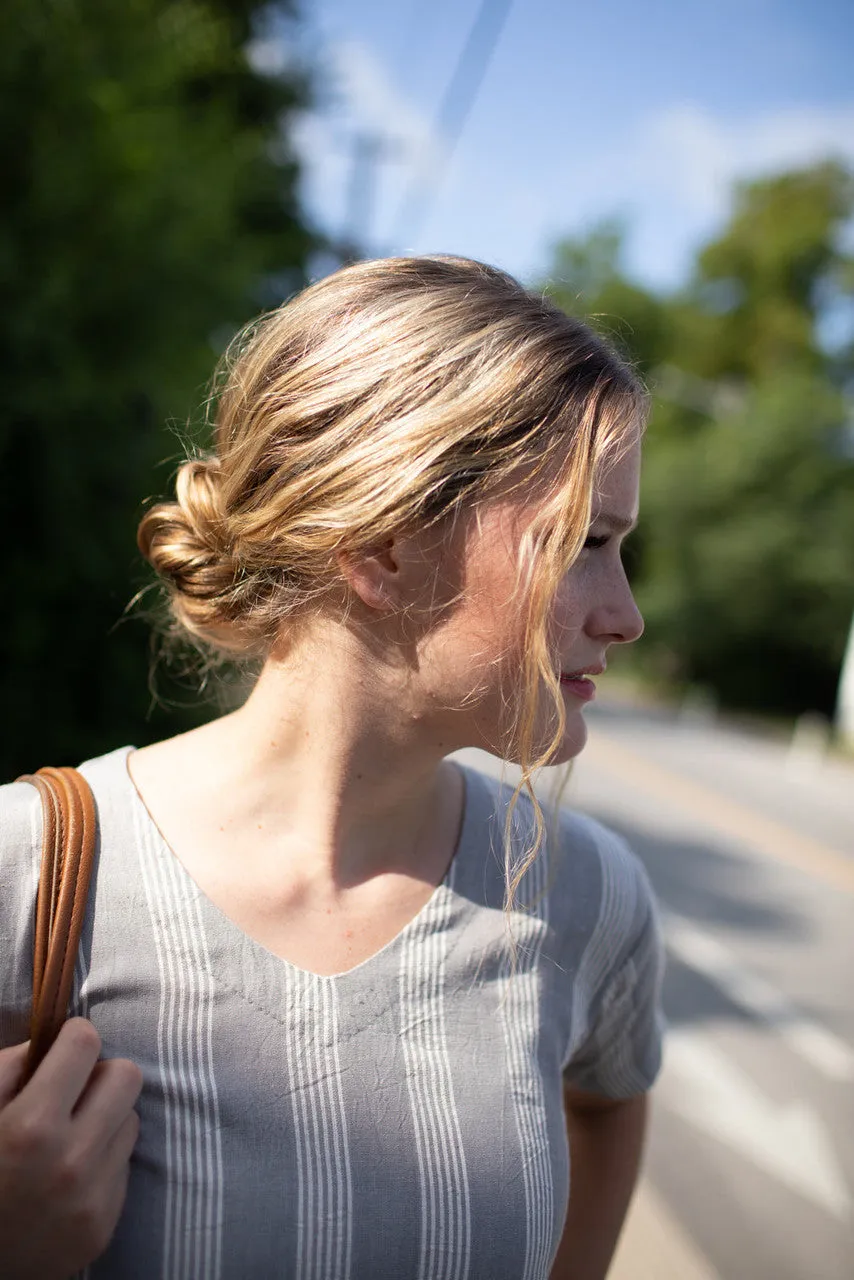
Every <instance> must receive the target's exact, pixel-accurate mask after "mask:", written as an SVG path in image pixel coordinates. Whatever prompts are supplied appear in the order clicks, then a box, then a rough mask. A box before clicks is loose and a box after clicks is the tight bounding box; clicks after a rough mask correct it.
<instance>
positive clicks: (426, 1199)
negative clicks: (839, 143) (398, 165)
mask: <svg viewBox="0 0 854 1280" xmlns="http://www.w3.org/2000/svg"><path fill="white" fill-rule="evenodd" d="M645 408H646V401H645V397H644V395H643V392H642V391H641V389H640V387H639V386H638V384H637V382H636V381H635V379H634V377H633V375H632V374H631V372H630V371H629V370H628V369H627V368H626V367H625V366H624V365H623V364H622V363H621V362H620V361H619V359H618V358H617V357H616V356H615V355H614V354H613V353H612V352H611V351H610V350H608V349H607V348H606V346H605V345H604V344H603V343H602V342H601V341H600V340H599V339H598V338H597V337H595V336H594V335H593V334H592V333H591V332H590V331H589V330H588V329H587V328H585V327H584V326H583V325H581V324H579V323H578V322H576V321H574V320H570V319H568V318H567V317H566V316H565V315H564V314H563V313H562V312H560V311H559V310H558V309H557V308H555V307H554V306H552V305H551V304H550V303H549V302H548V301H545V300H544V299H542V298H539V297H535V296H531V295H529V294H527V293H526V292H525V291H524V290H523V289H522V288H521V287H520V286H519V285H518V284H517V283H516V282H515V281H514V280H512V279H511V278H510V277H508V276H506V275H505V274H504V273H502V272H500V271H497V270H495V269H493V268H490V267H486V266H484V265H482V264H480V263H476V262H472V261H468V260H466V259H461V258H451V257H435V258H400V259H389V260H385V261H377V262H367V263H361V264H359V265H357V266H353V267H349V268H346V269H345V270H342V271H340V272H338V273H336V274H335V275H333V276H331V277H329V278H328V279H326V280H323V281H321V282H320V283H318V284H315V285H314V286H312V287H311V288H310V289H308V290H306V291H305V292H304V293H303V294H302V295H300V296H299V297H298V298H297V299H295V300H294V301H293V302H291V303H290V304H289V305H287V306H285V307H283V308H281V309H280V310H278V311H276V312H274V313H273V314H272V315H270V316H268V317H267V318H266V319H264V320H263V321H262V322H260V323H259V324H258V325H257V326H256V327H255V328H254V329H252V330H251V331H250V332H249V333H248V334H247V335H245V337H244V339H243V341H242V342H241V343H239V344H238V349H237V352H236V355H235V354H234V353H232V356H231V357H230V358H229V361H228V371H227V377H226V381H225V384H224V386H223V388H222V390H221V394H220V395H219V402H218V415H217V423H216V433H215V451H214V453H212V454H211V455H210V456H208V457H204V458H197V459H194V460H189V461H187V462H186V463H185V464H184V465H183V466H182V467H181V469H180V471H179V473H178V479H177V493H176V499H175V501H174V502H165V503H161V504H158V505H155V506H154V507H152V508H151V509H150V510H149V511H148V512H147V513H146V515H145V517H144V519H143V521H142V524H141V526H140V531H139V543H140V547H141V549H142V551H143V553H144V554H145V556H146V557H147V559H148V560H149V561H150V563H151V564H152V565H153V566H154V568H155V569H156V570H157V572H158V573H159V574H160V575H161V576H162V578H163V579H164V580H165V582H166V584H167V586H168V593H169V601H170V606H171V618H172V626H173V629H174V630H175V631H176V632H181V633H182V634H184V635H188V636H190V637H192V638H193V639H194V641H195V642H196V644H197V645H198V647H199V648H200V649H201V651H202V652H203V653H204V654H205V655H207V657H208V659H210V660H211V661H213V660H214V659H215V658H216V657H217V656H223V655H226V656H230V657H232V658H237V659H245V660H247V661H248V662H250V663H251V662H254V663H256V664H258V665H259V666H260V675H258V678H257V681H256V682H255V684H254V687H253V689H252V692H251V694H250V695H249V697H248V699H247V700H246V702H245V704H244V705H243V706H241V707H240V708H239V709H238V710H237V711H235V712H233V713H231V714H228V715H225V716H223V717H222V718H220V719H218V720H216V721H214V722H213V723H211V724H208V725H205V726H203V727H202V728H199V729H195V730H192V731H191V732H189V733H186V734H182V735H179V736H178V737H176V738H172V739H170V740H168V741H165V742H160V743H157V744H155V745H153V746H149V747H145V748H143V749H141V750H133V749H132V748H129V747H125V748H122V749H120V750H118V751H115V752H112V753H111V754H109V755H107V756H104V757H101V758H100V759H97V760H93V761H89V762H88V763H87V764H85V765H84V766H83V772H84V773H85V775H86V776H87V778H88V779H89V781H90V783H91V785H92V787H93V789H94V792H95V795H96V799H97V802H98V809H99V820H100V842H99V859H98V866H97V869H96V874H97V882H96V886H95V888H94V890H93V896H92V903H91V906H90V912H89V917H88V919H87V925H86V930H85V932H84V937H83V942H82V945H81V949H80V956H79V962H78V983H77V989H76V996H75V1010H74V1011H75V1013H77V1014H78V1015H79V1017H78V1018H77V1019H75V1020H73V1021H71V1022H69V1023H67V1024H66V1026H65V1027H64V1029H63V1031H62V1034H61V1035H60V1037H59V1039H58V1040H57V1042H56V1044H55V1046H54V1047H53V1049H52V1050H51V1052H50V1054H49V1055H48V1057H47V1058H46V1059H45V1061H44V1063H43V1064H42V1066H41V1067H40V1068H39V1071H38V1072H37V1073H36V1075H35V1076H34V1077H33V1079H32V1081H30V1083H29V1084H28V1085H27V1086H26V1087H25V1088H24V1089H23V1090H21V1091H20V1092H19V1093H18V1094H17V1096H15V1083H16V1081H17V1078H18V1074H19V1072H20V1067H21V1064H22V1062H23V1046H22V1045H21V1043H20V1042H21V1041H23V1040H24V1039H25V1037H26V1034H27V1016H28V1009H29V995H30V982H31V970H30V967H29V966H30V949H31V945H32V935H31V929H32V925H31V919H32V911H33V902H34V893H35V883H36V875H37V861H38V848H39V839H40V834H39V800H38V797H37V795H36V793H35V789H34V788H32V787H30V786H29V785H28V784H26V783H18V784H12V785H9V786H7V787H5V788H3V790H2V815H3V817H2V830H3V836H2V847H0V930H2V935H0V936H2V939H3V945H4V956H6V957H8V960H7V963H6V964H5V965H4V970H3V973H2V978H0V982H2V986H0V1010H2V1022H0V1045H3V1046H6V1047H5V1048H3V1050H2V1053H0V1090H2V1093H0V1104H5V1105H3V1106H2V1110H0V1204H2V1206H3V1207H2V1208H0V1244H2V1246H3V1253H4V1256H5V1257H6V1258H12V1259H14V1262H13V1266H12V1270H11V1272H10V1271H6V1272H4V1274H5V1275H9V1276H15V1277H23V1276H31V1275H33V1276H36V1275H37V1276H38V1277H39V1278H40V1280H49V1278H50V1277H54V1276H55V1277H65V1276H67V1275H68V1274H69V1272H70V1271H73V1270H74V1269H75V1268H77V1267H81V1266H83V1265H84V1264H86V1263H89V1262H91V1261H92V1260H93V1259H94V1258H96V1257H97V1258H98V1260H97V1261H95V1262H94V1265H93V1266H92V1267H91V1270H90V1274H91V1275H92V1276H93V1277H122V1278H124V1277H137V1276H138V1277H145V1278H146V1280H151V1278H152V1277H164V1280H167V1278H168V1280H207V1278H208V1277H222V1278H224V1280H231V1278H233V1277H247V1276H253V1277H254V1276H263V1277H267V1276H288V1277H298V1278H299V1280H303V1278H312V1280H339V1278H341V1280H344V1278H347V1277H354V1278H357V1280H361V1278H362V1277H364V1278H370V1280H382V1278H384V1277H389V1278H394V1280H400V1278H409V1277H412V1278H415V1277H420V1278H422V1280H445V1278H447V1280H465V1278H469V1277H471V1278H474V1277H480V1278H483V1280H500V1278H501V1277H508V1278H509V1277H513V1278H514V1280H519V1278H522V1277H525V1278H528V1280H534V1278H537V1280H539V1278H540V1277H546V1276H548V1275H549V1274H551V1275H552V1276H554V1277H564V1278H569V1277H572V1280H588V1278H590V1280H593V1278H594V1277H602V1276H604V1274H605V1272H606V1270H607V1266H608V1262H609V1259H610V1257H611V1254H612V1251H613V1247H614V1244H615V1240H616V1236H617V1233H618V1231H619V1228H620V1224H621V1222H622V1219H623V1216H624V1213H625V1210H626V1206H627V1203H628V1199H629V1196H630V1194H631V1190H632V1187H633V1184H634V1181H635V1178H636V1175H637V1168H638V1163H639V1157H640V1150H641V1145H642V1139H643V1132H644V1125H645V1115H646V1100H645V1098H646V1092H647V1090H648V1088H649V1086H650V1085H651V1083H652V1081H653V1079H654V1077H655V1075H656V1072H657V1070H658V1065H659V1057H660V1025H659V1024H660V1016H659V987H660V977H661V962H662V961H661V958H662V949H661V942H660V934H659V930H658V926H657V922H656V912H655V907H654V904H653V900H652V895H651V891H650V888H649V884H648V881H647V879H646V877H645V875H644V873H643V870H642V868H641V866H640V864H639V862H638V861H637V859H636V858H635V857H634V856H633V855H632V854H631V853H630V852H629V851H628V850H627V849H626V847H625V846H624V845H623V843H622V842H621V841H620V840H619V839H617V838H616V837H615V836H613V835H612V834H611V833H610V832H608V831H607V830H605V829H604V828H602V827H601V826H599V825H598V824H596V823H594V822H592V821H591V820H588V819H586V818H582V817H581V816H579V815H572V814H570V813H569V812H568V811H566V810H563V809H560V808H559V807H558V806H555V811H554V813H553V814H551V815H550V820H549V822H548V824H546V823H545V822H544V820H543V814H542V811H541V809H540V806H539V805H538V804H537V802H536V797H535V796H534V794H533V791H532V790H531V789H530V787H528V786H525V787H523V784H524V783H527V781H528V779H529V778H530V773H531V770H532V768H535V767H537V766H538V765H540V764H543V763H549V764H559V763H562V762H565V761H569V760H571V759H572V758H573V757H574V756H576V755H577V754H578V753H579V751H581V749H582V747H583V745H584V741H585V727H584V723H583V718H582V712H583V708H584V706H585V704H586V703H587V702H588V701H589V699H590V698H591V697H592V696H593V692H594V686H593V684H592V681H591V680H590V678H589V677H590V676H591V675H594V674H596V673H598V672H601V671H602V670H604V666H605V659H606V653H607V650H608V649H609V647H610V646H611V645H612V644H614V643H625V642H629V641H632V640H635V639H636V638H637V637H638V636H639V635H640V632H641V630H642V622H641V619H640V616H639V614H638V611H637V609H636V607H635V604H634V601H633V599H632V596H631V592H630V590H629V587H628V584H627V582H626V579H625V576H624V573H623V569H622V566H621V563H620V545H621V542H622V539H623V537H624V536H625V534H626V533H627V531H628V530H629V529H630V528H631V526H632V524H633V523H634V520H635V519H636V513H637V501H638V467H639V448H640V435H641V431H642V425H643V418H644V414H645ZM470 746H473V747H480V748H483V749H485V750H486V751H488V752H491V753H493V754H494V755H496V756H499V757H501V758H503V759H505V760H508V761H511V762H515V763H518V764H520V765H521V766H522V773H523V777H522V782H520V784H519V787H518V788H516V789H515V790H514V789H513V788H512V787H510V786H509V785H505V784H503V783H501V784H499V782H498V781H495V780H492V779H489V778H487V777H485V776H484V775H483V774H481V773H479V772H478V771H476V770H475V769H473V768H471V767H469V766H463V765H461V764H460V763H459V762H457V761H453V760H449V759H447V758H446V757H448V755H449V754H450V753H452V752H456V751H457V750H459V749H460V748H464V747H470ZM99 1055H100V1061H98V1062H97V1065H96V1059H98V1058H99ZM140 1090H141V1091H140ZM567 1132H568V1135H569V1147H570V1148H571V1155H572V1197H571V1200H570V1202H569V1209H568V1212H567V1195H568V1186H569V1158H568V1149H567ZM126 1190H127V1194H126V1196H125V1191H126ZM48 1215H49V1216H48Z"/></svg>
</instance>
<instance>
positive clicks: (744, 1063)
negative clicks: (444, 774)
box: [460, 700, 854, 1280]
mask: <svg viewBox="0 0 854 1280" xmlns="http://www.w3.org/2000/svg"><path fill="white" fill-rule="evenodd" d="M585 714H586V715H587V718H588V722H589V725H590V740H589V743H588V747H587V749H586V750H585V751H584V753H583V754H582V756H581V757H580V758H579V760H578V761H577V762H576V763H575V764H574V766H573V774H572V781H571V784H570V787H569V789H568V791H567V796H566V800H565V803H566V802H568V803H571V804H573V805H575V806H577V807H578V808H580V809H583V810H585V811H587V812H589V813H591V814H593V815H594V816H595V817H598V818H600V819H601V820H602V821H604V822H606V823H607V824H608V825H610V826H611V827H613V828H615V829H616V830H618V831H620V832H621V833H622V834H624V835H625V836H626V838H627V839H628V840H629V842H630V843H631V845H632V847H633V848H634V849H635V850H636V851H637V853H638V854H639V855H640V857H641V858H642V859H643V861H644V863H645V865H646V866H647V869H648V870H649V872H650V875H651V878H652V882H653V885H654V887H655V890H656V893H657V895H658V900H659V903H660V905H661V908H662V913H663V918H664V924H665V934H666V938H667V944H668V969H667V976H666V981H665V995H664V999H665V1011H666V1014H667V1018H668V1024H669V1031H668V1038H667V1043H666V1049H665V1065H664V1069H663V1071H662V1075H661V1077H660V1079H659V1081H658V1083H657V1084H656V1087H655V1091H654V1111H653V1123H652V1126H651V1133H650V1139H649V1143H648V1148H647V1158H646V1163H645V1174H644V1182H643V1184H642V1188H641V1192H640V1194H639V1196H638V1197H637V1200H636V1203H635V1206H634V1208H633V1212H632V1217H631V1218H630V1222H629V1224H628V1226H627V1229H626V1234H625V1238H624V1240H623V1242H622V1247H621V1251H620V1254H619V1257H618V1261H617V1263H615V1267H614V1271H613V1273H612V1274H613V1276H614V1278H615V1280H641V1278H642V1277H649V1280H671V1277H672V1280H693V1277H697V1278H698V1280H699V1278H700V1277H702V1280H854V766H852V765H851V764H849V763H847V762H841V761H838V760H829V759H826V758H822V756H821V754H820V752H819V751H818V750H817V749H815V748H814V747H813V746H811V745H810V743H809V742H807V743H804V742H803V741H802V742H801V743H800V744H796V745H795V747H794V748H793V747H791V746H790V745H789V744H787V743H785V742H783V743H781V742H774V741H768V740H764V739H762V738H760V737H757V736H755V735H751V734H750V733H747V732H743V731H738V730H735V729H733V728H727V727H724V726H722V725H720V724H718V723H715V722H713V721H711V720H707V719H704V718H703V717H702V716H701V715H699V714H696V713H694V714H689V715H680V714H678V713H676V712H669V711H661V710H652V709H647V708H642V707H637V706H631V705H628V704H625V703H619V702H615V701H608V700H600V702H598V703H597V704H594V705H593V706H591V707H590V708H588V710H587V711H586V713H585ZM460 755H461V757H464V758H466V760H467V761H468V762H470V763H472V764H474V765H475V766H476V767H480V768H483V769H484V770H485V771H486V772H500V771H501V764H500V762H498V761H495V760H494V759H493V757H490V756H486V755H484V753H481V752H461V753H460ZM553 772H554V771H551V770H543V771H542V773H541V775H540V777H539V779H538V781H537V789H538V794H542V795H543V796H544V797H547V796H548V794H549V786H550V785H551V784H552V782H553V779H552V777H551V776H550V775H551V774H552V773H553ZM504 776H505V777H506V778H507V779H508V780H510V781H513V782H515V781H516V779H517V778H518V770H517V771H514V770H513V769H512V768H511V767H510V766H506V767H505V774H504Z"/></svg>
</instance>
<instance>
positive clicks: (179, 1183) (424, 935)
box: [0, 748, 663, 1280]
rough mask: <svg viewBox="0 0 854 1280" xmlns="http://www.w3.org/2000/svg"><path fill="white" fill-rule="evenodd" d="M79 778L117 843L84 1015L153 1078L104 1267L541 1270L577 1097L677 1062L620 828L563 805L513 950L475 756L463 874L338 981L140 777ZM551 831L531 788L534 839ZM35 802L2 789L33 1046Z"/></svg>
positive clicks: (639, 885)
mask: <svg viewBox="0 0 854 1280" xmlns="http://www.w3.org/2000/svg"><path fill="white" fill-rule="evenodd" d="M129 750H130V748H123V749H122V750H120V751H116V752H113V753H111V754H110V755H108V756H104V757H101V758H100V759H98V760H94V761H90V762H88V763H87V764H86V765H84V766H83V769H84V772H85V773H86V775H87V776H88V778H89V780H90V782H91V783H92V785H93V788H94V790H95V793H96V797H97V800H98V806H99V817H100V840H99V849H98V865H97V871H96V883H95V889H94V900H93V903H92V904H91V906H90V911H89V914H88V916H87V921H86V927H85V929H84V935H83V940H82V943H81V948H80V953H79V956H78V963H77V971H76V975H75V989H74V1008H75V1011H76V1012H79V1013H81V1014H83V1015H84V1016H88V1017H90V1018H91V1019H92V1021H93V1022H94V1023H95V1025H96V1026H97V1027H98V1030H99V1032H100V1034H101V1038H102V1041H103V1044H104V1052H105V1056H116V1055H121V1056H127V1057H130V1058H133V1059H134V1060H135V1061H137V1062H138V1063H139V1064H140V1066H141V1068H142V1071H143V1077H144V1086H143V1092H142V1095H141V1098H140V1103H139V1111H140V1119H141V1126H140V1137H139V1141H138V1143H137V1147H136V1151H135V1153H134V1157H133V1160H132V1164H131V1177H130V1183H129V1189H128V1198H127V1203H126V1206H125V1211H124V1213H123V1215H122V1218H121V1219H120V1222H119V1225H118V1228H117V1230H116V1233H115V1236H114V1238H113V1241H112V1243H111V1245H110V1247H109V1248H108V1250H107V1252H106V1253H105V1254H104V1255H103V1256H102V1257H101V1258H100V1259H98V1260H97V1261H96V1262H94V1263H93V1264H92V1265H91V1266H90V1267H89V1268H88V1270H87V1272H86V1273H85V1280H119V1278H120V1280H254V1277H256V1276H257V1277H265V1278H267V1277H293V1278H295V1280H504V1278H505V1277H506V1278H507V1280H511V1278H512V1280H545V1278H546V1277H547V1276H548V1272H549V1266H550V1262H551V1259H552V1258H553V1256H554V1253H555V1250H556V1248H557V1244H558V1241H559V1239H560V1234H561V1230H562V1227H563V1222H564V1217H565V1212H566V1203H567V1194H568V1187H569V1159H568V1151H567V1143H566V1136H565V1125H564V1120H563V1112H562V1086H563V1081H564V1080H569V1081H571V1082H572V1083H573V1084H576V1085H578V1086H579V1087H581V1088H585V1089H590V1090H593V1091H595V1092H600V1093H604V1094H607V1095H609V1096H613V1097H620V1096H628V1095H630V1094H632V1093H636V1092H639V1091H640V1090H643V1089H645V1088H647V1087H649V1085H650V1084H651V1083H652V1081H653V1079H654V1077H655V1075H656V1073H657V1071H658V1067H659V1060H660V1034H661V1027H660V1021H661V1017H660V1008H659V995H660V982H661V967H662V954H663V952H662V946H661V937H660V931H659V927H658V923H657V916H656V911H655V907H654V904H653V900H652V896H651V891H650V889H649V884H648V881H647V878H646V876H645V873H644V872H643V869H642V867H641V866H640V864H639V862H638V861H637V859H636V858H635V857H634V856H633V855H632V854H631V853H630V851H629V850H628V849H627V848H626V846H625V845H624V844H623V842H622V841H621V840H619V839H618V838H617V837H616V836H614V835H613V834H612V833H610V832H608V831H606V830H605V829H604V828H602V827H600V826H598V825H597V824H596V823H593V822H592V821H590V820H588V819H585V818H581V817H580V816H578V815H572V814H570V813H566V814H564V815H563V819H562V824H561V829H560V832H559V839H558V840H557V847H556V848H549V847H546V849H544V851H543V852H542V853H541V855H540V856H539V858H538V859H537V861H536V862H535V863H534V865H533V867H532V868H531V869H530V871H529V872H528V873H527V875H526V877H525V879H524V881H523V883H522V885H521V886H520V892H519V897H518V909H517V910H516V912H515V913H514V915H513V917H512V919H511V921H510V927H511V929H512V934H513V937H514V939H515V942H516V949H515V959H514V958H513V957H512V956H511V954H510V952H509V950H508V946H507V921H506V917H505V915H504V913H503V911H502V902H503V862H502V853H501V849H502V833H503V824H504V814H505V812H506V807H507V802H508V800H509V797H510V795H511V788H510V787H509V786H503V785H502V784H500V783H499V782H498V781H497V780H495V779H493V778H488V777H486V776H485V775H483V774H481V773H479V772H477V771H476V770H475V769H473V768H470V767H468V766H462V765H459V763H458V767H460V768H461V769H462V771H463V774H464V778H465V784H466V804H465V812H464V817H463V826H462V830H461V834H460V839H459V844H458V847H457V850H456V853H455V856H454V859H453V861H452V863H451V866H450V868H449V871H448V874H447V876H446V878H445V880H444V881H443V882H442V884H440V885H439V886H438V887H437V888H436V890H435V892H434V893H433V895H432V897H431V898H430V899H429V901H428V902H427V904H426V905H425V906H424V907H423V908H422V910H421V911H420V912H419V913H418V914H417V915H416V916H415V918H414V919H413V920H411V921H410V923H409V924H408V925H406V926H405V927H404V928H403V929H402V930H401V932H400V933H399V934H398V935H397V937H396V938H395V939H394V940H393V941H392V942H390V943H389V944H388V945H386V946H385V947H383V948H382V950H381V951H379V952H378V953H377V954H376V955H375V956H373V957H372V958H370V959H369V960H367V961H365V962H363V963H362V964H360V965H358V966H356V967H355V968H354V969H352V970H350V971H348V972H346V973H343V974H338V975H335V976H333V977H320V976H317V975H315V974H312V973H308V972H306V971H304V970H301V969H299V968H298V967H296V966H294V965H292V964H289V963H288V962H287V961H284V960H282V959H280V958H279V957H277V956H275V955H273V954H271V953H270V952H269V951H267V950H265V948H264V947H262V946H260V945H259V944H258V943H256V942H255V941H254V940H253V939H251V938H249V937H247V935H246V934H244V933H243V932H242V931H241V930H240V929H239V928H238V927H237V926H236V925H235V924H234V923H233V922H232V921H231V920H230V919H229V918H228V917H227V916H225V915H224V914H223V913H222V912H221V911H220V910H219V909H218V908H216V907H215V906H214V905H213V903H212V902H211V901H210V900H209V899H208V898H207V897H206V896H205V895H204V894H203V893H202V892H201V890H200V889H199V888H198V886H197V885H196V884H195V882H194V881H193V880H192V879H191V877H190V876H189V875H188V874H187V872H186V871H185V870H184V868H183V867H182V865H181V864H180V863H179V862H178V860H177V859H176V858H175V856H174V855H173V854H172V852H171V850H170V849H169V848H168V847H167V846H166V845H165V843H164V841H163V839H162V837H161V836H160V834H159V832H158V830H157V828H156V827H155V826H154V824H153V823H152V821H151V819H150V817H149V816H148V813H147V811H146V809H145V808H144V806H143V804H142V802H141V801H140V799H139V796H138V795H137V793H136V791H135V789H134V787H133V784H132V782H131V780H130V777H129V774H128V772H127V767H126V758H127V754H128V751H129ZM532 822H533V817H532V815H531V813H530V807H529V802H528V801H527V799H526V798H525V797H523V798H522V800H521V802H520V805H519V806H518V807H517V810H516V814H515V815H514V823H515V826H516V836H517V838H518V839H520V840H527V838H528V836H529V834H530V831H531V824H532ZM39 828H40V824H39V819H38V796H37V794H36V793H35V790H34V789H33V788H31V787H29V786H27V785H26V784H11V785H9V786H6V787H2V788H0V947H2V954H3V956H4V958H5V957H8V958H9V962H8V963H4V965H3V966H2V970H0V1044H2V1045H7V1044H14V1043H17V1042H18V1041H20V1040H22V1039H24V1038H25V1036H26V1025H27V1016H28V1007H29V993H30V982H31V976H32V974H31V959H30V957H31V947H32V912H33V905H34V894H35V886H36V880H37V876H36V871H37V858H38V846H39V842H40V829H39Z"/></svg>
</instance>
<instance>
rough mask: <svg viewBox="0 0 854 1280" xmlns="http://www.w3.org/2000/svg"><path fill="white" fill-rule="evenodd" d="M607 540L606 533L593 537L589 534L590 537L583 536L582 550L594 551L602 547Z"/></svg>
mask: <svg viewBox="0 0 854 1280" xmlns="http://www.w3.org/2000/svg"><path fill="white" fill-rule="evenodd" d="M607 541H608V535H607V534H604V535H600V536H599V537H598V538H595V537H593V536H592V535H591V536H590V537H588V538H585V540H584V550H585V551H596V550H598V548H599V547H604V546H605V543H606V542H607Z"/></svg>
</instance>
